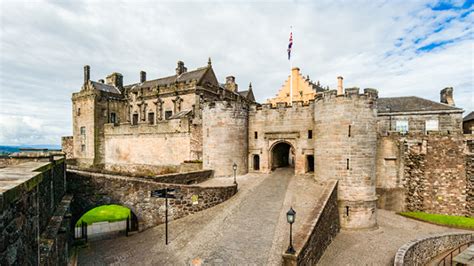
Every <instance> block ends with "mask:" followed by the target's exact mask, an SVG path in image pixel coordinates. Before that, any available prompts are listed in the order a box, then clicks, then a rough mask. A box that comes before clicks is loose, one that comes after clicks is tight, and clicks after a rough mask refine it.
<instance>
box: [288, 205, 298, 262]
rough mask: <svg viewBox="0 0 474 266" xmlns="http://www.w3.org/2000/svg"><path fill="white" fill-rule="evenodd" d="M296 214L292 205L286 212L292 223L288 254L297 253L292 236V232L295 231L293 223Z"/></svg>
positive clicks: (289, 221)
mask: <svg viewBox="0 0 474 266" xmlns="http://www.w3.org/2000/svg"><path fill="white" fill-rule="evenodd" d="M295 216H296V212H295V210H293V208H292V207H290V210H289V211H288V212H287V213H286V220H287V221H288V223H289V224H290V245H289V246H288V249H287V250H286V253H288V254H295V253H296V251H295V249H294V248H293V238H292V233H293V232H292V229H293V228H292V227H293V223H294V222H295Z"/></svg>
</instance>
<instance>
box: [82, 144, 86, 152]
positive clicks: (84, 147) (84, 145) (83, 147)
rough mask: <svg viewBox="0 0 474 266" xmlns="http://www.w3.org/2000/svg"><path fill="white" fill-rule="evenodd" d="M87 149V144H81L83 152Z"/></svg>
mask: <svg viewBox="0 0 474 266" xmlns="http://www.w3.org/2000/svg"><path fill="white" fill-rule="evenodd" d="M85 151H86V144H82V145H81V152H85Z"/></svg>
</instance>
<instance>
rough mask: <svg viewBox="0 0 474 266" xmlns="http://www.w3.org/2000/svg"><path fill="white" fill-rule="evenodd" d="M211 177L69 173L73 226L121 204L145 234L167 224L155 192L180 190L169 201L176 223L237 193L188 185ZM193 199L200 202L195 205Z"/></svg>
mask: <svg viewBox="0 0 474 266" xmlns="http://www.w3.org/2000/svg"><path fill="white" fill-rule="evenodd" d="M211 175H212V171H211V170H204V171H197V172H189V173H183V174H172V175H166V176H158V177H154V178H145V177H126V176H119V175H110V174H100V173H92V172H85V171H78V170H67V186H68V188H67V191H68V193H70V194H72V195H73V196H74V197H73V200H72V202H71V212H72V224H75V223H76V222H77V221H78V220H79V219H80V217H81V216H82V215H84V214H85V213H86V212H87V211H89V210H91V209H93V208H95V207H98V206H101V205H104V204H118V205H122V206H125V207H127V208H129V209H130V210H131V211H132V212H133V214H134V215H135V216H136V217H137V219H138V230H139V231H143V230H145V229H148V228H150V227H153V226H156V225H158V224H161V223H164V221H165V203H164V201H165V200H164V199H160V198H152V197H151V191H153V190H157V189H162V188H177V189H178V191H179V192H178V193H177V196H178V198H177V199H169V210H168V212H169V213H168V214H169V216H170V218H171V219H173V220H174V219H178V218H181V217H183V216H186V215H189V214H192V213H195V212H198V211H201V210H204V209H207V208H209V207H212V206H214V205H217V204H219V203H221V202H223V201H225V200H227V199H228V198H230V197H232V196H233V195H234V194H235V193H236V192H237V186H236V185H231V186H215V187H206V186H200V185H187V184H186V183H194V182H200V181H202V180H205V179H207V178H209V177H211ZM160 181H161V182H160ZM164 182H166V183H164ZM170 182H172V183H170ZM180 183H185V184H180ZM196 196H197V198H196ZM193 198H194V199H197V201H194V202H193Z"/></svg>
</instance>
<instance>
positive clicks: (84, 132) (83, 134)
mask: <svg viewBox="0 0 474 266" xmlns="http://www.w3.org/2000/svg"><path fill="white" fill-rule="evenodd" d="M80 132H81V135H82V136H85V135H86V127H81V131H80Z"/></svg>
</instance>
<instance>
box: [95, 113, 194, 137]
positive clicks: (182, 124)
mask: <svg viewBox="0 0 474 266" xmlns="http://www.w3.org/2000/svg"><path fill="white" fill-rule="evenodd" d="M188 132H190V122H189V119H188V118H187V117H183V118H181V119H171V120H163V121H157V123H156V124H149V123H145V122H143V123H139V124H138V125H132V124H130V123H129V122H128V123H120V124H114V123H108V124H105V125H104V134H105V135H106V136H108V135H147V134H174V133H188Z"/></svg>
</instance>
